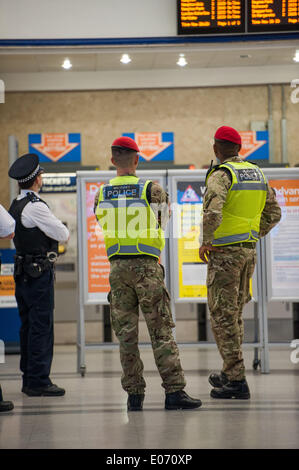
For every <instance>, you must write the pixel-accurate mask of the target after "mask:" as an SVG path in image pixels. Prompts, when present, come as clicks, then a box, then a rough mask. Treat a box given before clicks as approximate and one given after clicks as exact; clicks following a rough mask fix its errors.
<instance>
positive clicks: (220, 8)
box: [177, 0, 299, 36]
mask: <svg viewBox="0 0 299 470" xmlns="http://www.w3.org/2000/svg"><path fill="white" fill-rule="evenodd" d="M177 5H178V7H177V11H178V14H177V20H178V34H182V35H189V34H192V35H213V36H214V35H228V34H229V35H231V34H254V33H280V32H285V33H292V32H296V31H298V25H299V0H268V1H267V0H177Z"/></svg>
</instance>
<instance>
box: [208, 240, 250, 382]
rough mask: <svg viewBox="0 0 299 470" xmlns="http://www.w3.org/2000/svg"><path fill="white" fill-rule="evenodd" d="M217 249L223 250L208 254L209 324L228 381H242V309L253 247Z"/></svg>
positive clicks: (243, 369) (245, 297)
mask: <svg viewBox="0 0 299 470" xmlns="http://www.w3.org/2000/svg"><path fill="white" fill-rule="evenodd" d="M220 248H221V249H222V250H223V252H216V251H212V252H211V253H210V260H209V264H208V275H207V287H208V305H209V309H210V315H211V326H212V330H213V333H214V336H215V340H216V343H217V346H218V350H219V352H220V354H221V357H222V359H223V369H222V370H223V372H225V374H226V375H227V377H228V379H229V380H242V379H244V378H245V366H244V360H243V356H242V342H243V337H244V325H243V318H242V310H243V307H244V305H245V303H246V302H249V300H250V299H251V295H250V289H249V286H250V278H251V277H252V275H253V271H254V267H255V263H256V250H255V249H254V248H243V247H237V246H236V247H233V246H227V247H220Z"/></svg>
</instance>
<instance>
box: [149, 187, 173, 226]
mask: <svg viewBox="0 0 299 470" xmlns="http://www.w3.org/2000/svg"><path fill="white" fill-rule="evenodd" d="M151 209H152V210H153V212H154V214H155V217H156V219H157V221H158V224H159V225H160V227H161V228H162V229H163V230H165V229H166V226H167V223H168V220H169V217H170V201H169V195H168V193H167V192H166V191H164V189H163V188H161V186H160V185H159V184H158V183H155V182H153V184H152V187H151Z"/></svg>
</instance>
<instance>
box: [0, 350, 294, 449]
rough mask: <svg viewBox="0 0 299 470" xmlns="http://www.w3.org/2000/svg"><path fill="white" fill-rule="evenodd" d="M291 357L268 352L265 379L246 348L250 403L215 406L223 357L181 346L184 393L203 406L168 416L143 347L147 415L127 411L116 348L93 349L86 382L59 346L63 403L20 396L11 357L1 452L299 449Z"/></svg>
mask: <svg viewBox="0 0 299 470" xmlns="http://www.w3.org/2000/svg"><path fill="white" fill-rule="evenodd" d="M291 351H292V350H291V349H290V348H287V347H286V346H285V347H284V348H282V349H279V350H277V349H272V350H270V367H271V373H270V374H261V373H260V372H259V371H254V370H253V369H252V361H253V350H252V349H248V350H245V351H244V357H245V365H246V368H247V380H248V383H249V386H250V390H251V396H252V398H251V400H214V399H212V398H210V395H209V393H210V389H211V387H210V385H209V383H208V380H207V378H208V375H209V373H210V372H211V371H217V370H219V368H220V367H221V360H220V357H219V354H218V352H217V351H216V350H214V349H198V348H196V347H193V348H187V347H183V346H181V347H180V352H181V361H182V365H183V368H184V370H185V375H186V379H187V387H186V391H187V392H188V393H189V394H190V395H191V396H193V397H199V398H200V399H201V400H202V402H203V405H202V407H201V408H199V409H197V410H192V411H191V410H190V411H182V410H180V411H166V410H165V409H164V392H163V389H162V387H161V379H160V376H159V375H158V372H157V370H156V366H155V363H154V360H153V354H152V351H151V349H147V348H141V357H142V359H143V362H144V366H145V374H144V376H145V380H146V382H147V388H146V396H145V402H144V410H143V411H142V412H129V413H128V412H127V409H126V400H127V395H126V393H125V392H124V391H123V390H122V388H121V385H120V375H121V367H120V361H119V352H118V349H114V350H109V351H107V350H105V351H104V350H97V351H91V350H89V351H87V352H86V365H87V373H86V376H85V377H81V376H80V375H79V374H77V372H76V361H77V359H76V358H77V355H76V347H75V346H56V347H55V354H54V361H53V366H52V375H51V378H52V381H53V382H54V383H56V384H57V385H59V386H62V387H64V388H65V389H66V395H65V396H64V397H57V398H49V397H27V396H26V395H24V394H22V393H21V375H20V372H19V369H18V366H19V356H18V355H6V363H5V364H0V381H1V385H2V389H3V395H4V399H5V400H12V401H13V402H14V405H15V407H14V410H13V411H12V412H9V413H0V449H277V448H278V449H298V448H299V394H298V391H299V364H293V363H292V362H291V360H290V353H291Z"/></svg>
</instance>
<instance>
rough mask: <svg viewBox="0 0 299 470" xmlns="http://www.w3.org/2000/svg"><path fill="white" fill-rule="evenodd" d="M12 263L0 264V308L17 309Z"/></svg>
mask: <svg viewBox="0 0 299 470" xmlns="http://www.w3.org/2000/svg"><path fill="white" fill-rule="evenodd" d="M13 271H14V263H2V265H1V272H0V308H17V302H16V298H15V281H14V278H13Z"/></svg>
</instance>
